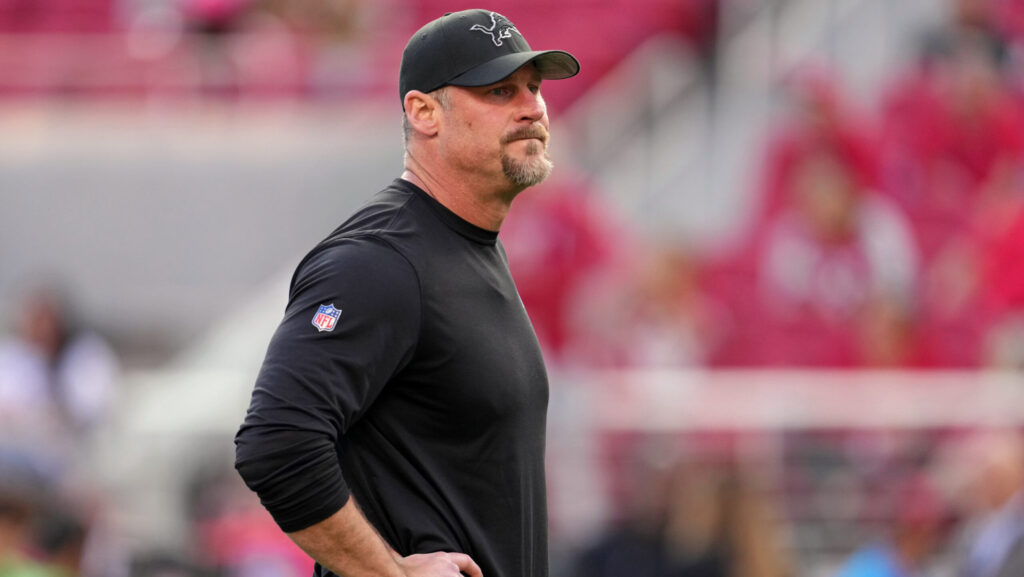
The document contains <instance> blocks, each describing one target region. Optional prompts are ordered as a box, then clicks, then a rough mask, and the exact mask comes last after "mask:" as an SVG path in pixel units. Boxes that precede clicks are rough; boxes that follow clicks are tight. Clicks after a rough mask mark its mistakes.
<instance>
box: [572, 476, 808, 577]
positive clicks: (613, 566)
mask: <svg viewBox="0 0 1024 577" xmlns="http://www.w3.org/2000/svg"><path fill="white" fill-rule="evenodd" d="M640 481H641V482H640V484H639V485H636V486H635V487H634V490H633V493H632V497H633V499H634V504H633V508H632V511H631V515H630V516H629V517H628V518H627V519H626V520H625V521H624V522H623V523H622V525H621V526H619V527H616V528H613V529H612V530H610V531H609V532H608V533H607V534H606V535H605V536H603V537H602V538H600V539H599V540H598V541H597V542H596V543H595V544H594V545H593V546H592V547H591V548H589V549H587V550H586V551H584V552H583V554H581V555H580V557H579V559H578V561H577V564H576V567H575V571H574V572H573V575H575V576H578V577H620V576H621V577H625V576H630V577H632V576H633V575H643V576H644V577H782V576H786V575H791V574H792V567H791V566H790V563H789V561H788V560H786V559H785V556H784V554H783V550H782V548H781V546H780V545H781V543H780V538H779V536H780V527H779V526H777V525H776V524H775V523H776V519H774V518H773V516H772V512H771V511H769V510H768V507H767V503H766V502H765V500H764V496H763V495H762V494H761V493H760V491H758V490H757V489H755V488H754V487H753V485H752V484H751V482H750V481H751V480H750V479H749V478H747V477H745V476H744V475H743V474H741V473H739V472H738V471H737V470H735V469H732V468H731V467H728V466H725V467H724V468H723V467H721V466H716V467H701V466H695V465H684V464H671V465H666V464H662V465H661V466H658V465H654V466H652V464H648V466H647V468H645V469H644V472H643V473H642V477H641V479H640Z"/></svg>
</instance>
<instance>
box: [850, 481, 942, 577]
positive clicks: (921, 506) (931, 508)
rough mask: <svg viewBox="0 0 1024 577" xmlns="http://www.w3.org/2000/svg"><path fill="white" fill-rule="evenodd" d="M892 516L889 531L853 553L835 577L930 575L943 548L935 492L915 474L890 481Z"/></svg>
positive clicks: (937, 498) (938, 498) (939, 500)
mask: <svg viewBox="0 0 1024 577" xmlns="http://www.w3.org/2000/svg"><path fill="white" fill-rule="evenodd" d="M890 485H895V486H896V490H895V491H893V494H892V495H891V496H890V502H889V510H890V511H892V512H893V513H894V518H893V520H892V525H891V528H890V529H889V530H888V531H887V532H886V534H885V535H883V536H881V537H880V538H879V539H878V540H877V541H876V542H874V543H871V544H869V545H867V546H865V547H863V548H862V549H859V550H858V551H856V552H855V553H854V554H853V555H851V556H850V558H849V559H848V560H847V561H846V563H844V564H843V566H842V567H841V568H840V570H839V572H838V574H837V577H923V576H925V575H932V574H933V573H932V570H933V569H934V567H933V563H934V561H935V554H936V553H937V552H938V551H939V550H940V547H941V546H942V545H943V537H944V531H945V505H944V504H943V503H942V498H941V496H940V495H939V493H938V491H937V489H936V488H935V487H933V486H932V483H931V482H930V481H929V480H928V479H927V478H926V477H924V475H923V474H920V473H916V474H912V475H909V476H908V477H907V478H906V479H903V480H902V481H900V480H898V479H896V480H891V481H890Z"/></svg>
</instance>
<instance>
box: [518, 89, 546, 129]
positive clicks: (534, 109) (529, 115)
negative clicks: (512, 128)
mask: <svg viewBox="0 0 1024 577" xmlns="http://www.w3.org/2000/svg"><path fill="white" fill-rule="evenodd" d="M520 106H521V112H520V119H521V120H529V121H530V122H537V121H539V120H540V119H541V118H544V115H545V114H547V111H548V108H547V104H545V102H544V97H543V96H541V95H540V92H536V93H535V92H531V91H529V90H523V91H522V95H521V97H520Z"/></svg>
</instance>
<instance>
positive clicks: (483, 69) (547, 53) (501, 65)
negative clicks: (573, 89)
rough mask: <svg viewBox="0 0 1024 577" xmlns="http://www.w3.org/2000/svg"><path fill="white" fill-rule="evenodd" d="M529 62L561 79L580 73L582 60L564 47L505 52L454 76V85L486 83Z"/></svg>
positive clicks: (544, 74)
mask: <svg viewBox="0 0 1024 577" xmlns="http://www.w3.org/2000/svg"><path fill="white" fill-rule="evenodd" d="M530 62H533V63H534V66H536V67H537V70H538V71H539V72H540V76H541V78H544V79H545V80H561V79H563V78H571V77H573V76H576V75H577V74H579V71H580V63H579V61H578V60H576V58H575V57H573V55H572V54H569V53H568V52H563V51H561V50H535V51H532V52H516V53H513V54H505V55H504V56H499V57H497V58H495V59H493V60H490V61H488V62H485V63H483V64H481V65H480V66H477V67H475V68H471V69H469V70H467V71H466V72H463V73H462V74H460V75H458V76H456V77H455V78H452V79H451V80H450V81H448V82H447V83H446V84H450V85H452V86H487V85H488V84H494V83H495V82H498V81H501V80H504V79H505V78H508V77H509V76H511V75H512V73H513V72H515V71H516V70H519V69H520V68H522V67H523V66H525V65H526V64H529V63H530Z"/></svg>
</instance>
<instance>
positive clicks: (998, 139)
mask: <svg viewBox="0 0 1024 577" xmlns="http://www.w3.org/2000/svg"><path fill="white" fill-rule="evenodd" d="M881 114H882V122H883V126H885V135H884V137H885V138H884V146H883V158H884V160H883V166H884V169H883V175H884V179H883V181H884V182H883V185H882V189H883V191H884V192H886V193H887V194H889V195H890V196H891V197H892V198H893V199H894V200H895V201H896V202H897V203H898V204H899V205H900V207H901V208H902V209H903V210H904V211H905V212H906V214H907V215H908V217H909V218H910V220H911V223H912V225H913V227H914V232H915V234H916V237H917V240H918V244H919V245H920V247H921V250H922V253H923V256H924V259H925V261H926V262H928V263H930V262H931V260H932V259H933V258H934V257H935V256H936V255H937V254H938V253H940V252H941V251H942V250H943V249H944V248H945V246H946V244H947V242H948V241H949V240H950V238H951V236H952V235H953V234H954V233H955V232H956V231H957V230H959V229H960V228H962V227H963V225H964V223H965V217H966V216H968V215H969V214H970V213H971V210H972V208H973V206H974V205H975V203H976V202H977V198H978V195H979V193H980V187H981V186H982V185H983V183H984V182H986V181H987V180H988V179H989V178H991V177H992V175H993V172H994V171H996V170H999V169H1000V167H1001V166H1002V165H1004V164H1006V163H1008V162H1011V163H1012V162H1016V160H1017V159H1018V158H1020V155H1021V153H1022V152H1024V115H1022V114H1021V107H1020V105H1019V103H1018V102H1017V101H1016V100H1015V99H1014V98H1013V96H1012V95H1011V94H1010V92H1009V90H1008V88H1007V86H1006V84H1005V82H1004V79H1003V77H1002V76H1001V72H1000V69H999V67H998V62H997V60H996V59H995V58H994V57H993V56H992V54H991V50H990V49H989V48H988V46H987V44H985V43H984V42H982V41H980V40H978V39H977V38H976V37H975V36H966V37H964V38H961V39H959V41H958V42H956V43H954V44H953V45H952V46H949V47H941V49H937V51H936V52H935V53H932V54H927V55H926V56H925V57H923V60H922V62H921V63H920V65H919V66H918V68H917V69H916V70H913V71H911V72H909V73H907V74H906V75H905V76H904V78H902V79H901V80H900V82H899V83H898V84H897V86H896V87H895V88H894V89H892V90H891V91H890V92H889V93H888V94H887V95H885V97H884V101H883V106H882V113H881Z"/></svg>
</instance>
